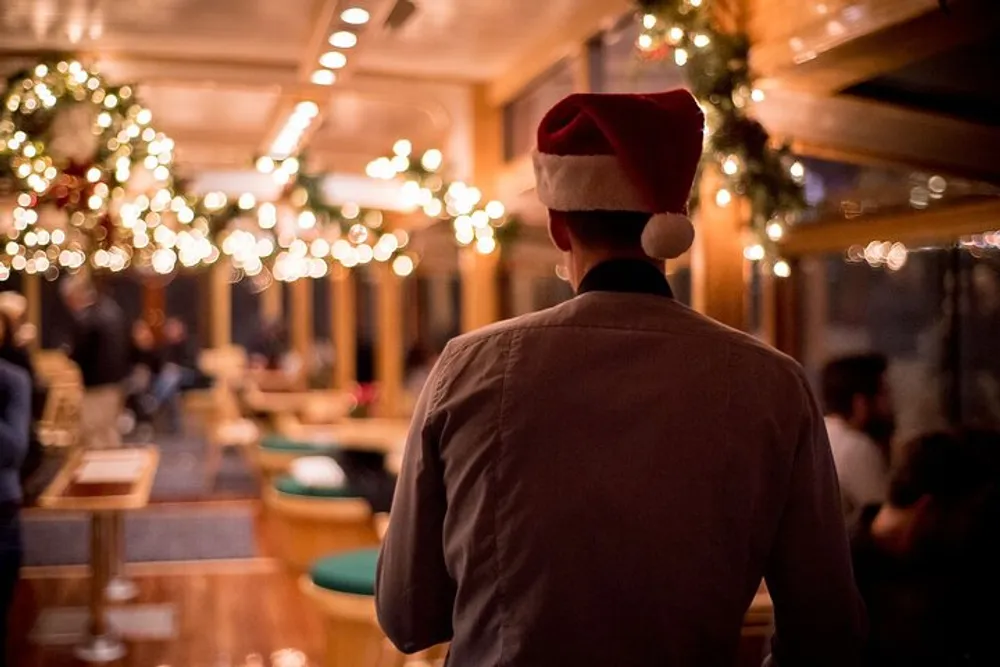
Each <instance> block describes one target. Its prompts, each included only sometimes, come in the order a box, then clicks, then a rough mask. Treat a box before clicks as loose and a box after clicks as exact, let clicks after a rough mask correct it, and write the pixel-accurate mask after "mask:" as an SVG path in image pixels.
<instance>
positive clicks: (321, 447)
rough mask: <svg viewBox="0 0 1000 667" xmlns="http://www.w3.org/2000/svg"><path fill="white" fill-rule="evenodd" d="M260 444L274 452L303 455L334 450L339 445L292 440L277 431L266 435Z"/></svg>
mask: <svg viewBox="0 0 1000 667" xmlns="http://www.w3.org/2000/svg"><path fill="white" fill-rule="evenodd" d="M260 446H261V447H262V448H264V449H268V450H271V451H274V452H297V453H300V454H301V455H303V456H305V455H310V454H322V453H327V452H333V451H336V449H337V446H336V445H335V444H333V443H316V442H306V441H302V440H292V439H291V438H286V437H284V436H282V435H278V434H276V433H271V434H270V435H266V436H264V438H263V439H261V441H260Z"/></svg>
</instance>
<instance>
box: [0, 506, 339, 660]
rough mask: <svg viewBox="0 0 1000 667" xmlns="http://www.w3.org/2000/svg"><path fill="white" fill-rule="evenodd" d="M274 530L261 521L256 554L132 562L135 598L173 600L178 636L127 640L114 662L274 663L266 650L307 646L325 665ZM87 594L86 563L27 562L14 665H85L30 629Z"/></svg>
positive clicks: (81, 602)
mask: <svg viewBox="0 0 1000 667" xmlns="http://www.w3.org/2000/svg"><path fill="white" fill-rule="evenodd" d="M243 502H246V501H243ZM212 504H218V503H212ZM241 504H242V503H241ZM206 505H208V503H206ZM258 506H259V504H258ZM269 533H270V531H269V529H268V525H267V522H266V521H265V520H263V519H262V520H260V521H259V523H258V531H257V534H258V538H259V541H260V545H259V546H260V552H261V558H257V559H247V560H237V561H225V562H213V561H198V562H194V563H183V564H181V563H177V564H170V563H165V564H158V563H150V564H136V565H132V566H130V567H129V574H130V576H131V577H132V578H133V579H134V580H135V582H136V583H137V584H138V586H139V591H140V594H139V598H138V599H137V600H135V601H133V602H132V603H130V604H163V603H168V604H172V605H174V607H175V610H176V624H177V627H176V630H177V636H176V637H175V638H174V639H173V640H172V641H137V642H127V644H128V648H129V653H128V655H127V656H126V658H125V659H124V660H122V661H119V662H117V663H111V667H243V666H244V665H245V664H247V662H248V661H247V657H248V656H251V655H253V654H258V655H260V656H263V657H264V662H263V664H264V665H269V664H270V662H269V660H268V657H269V656H270V655H271V654H272V653H273V652H275V651H278V650H281V649H296V650H299V651H302V652H303V653H305V655H306V657H307V658H308V659H309V663H308V664H309V665H319V664H321V658H322V651H323V647H324V639H323V631H322V626H321V623H320V618H319V614H318V613H317V612H316V611H315V610H314V609H313V608H312V606H311V605H310V603H309V601H308V600H307V599H306V598H305V597H304V596H303V595H302V594H301V593H300V592H299V590H298V583H297V580H296V577H295V576H294V575H292V574H291V573H289V572H288V571H286V570H285V569H283V568H282V567H281V565H280V564H279V563H278V562H277V561H276V560H274V559H273V558H271V557H270V556H271V554H273V550H272V549H270V548H269V547H270V545H269V544H268V542H269V539H270V536H269ZM87 594H88V579H87V572H86V568H85V567H59V568H27V569H26V570H25V571H24V572H23V576H22V580H21V582H20V583H19V588H18V591H17V595H16V598H15V602H14V607H13V609H12V610H11V628H10V631H11V635H10V644H11V649H12V653H11V662H10V664H11V665H13V666H16V667H77V666H78V665H82V664H84V663H81V662H79V661H78V660H76V659H75V658H74V657H73V655H72V650H71V647H66V648H61V647H59V648H53V647H39V646H37V645H35V644H33V643H32V642H31V641H30V640H29V633H30V632H31V629H32V628H33V627H34V625H35V622H36V620H37V618H38V614H39V612H40V611H41V610H43V609H46V608H50V607H74V606H85V605H86V603H87ZM249 664H251V665H252V664H254V663H253V662H252V661H251V662H250V663H249Z"/></svg>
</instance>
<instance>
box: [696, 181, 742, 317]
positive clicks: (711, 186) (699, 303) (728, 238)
mask: <svg viewBox="0 0 1000 667" xmlns="http://www.w3.org/2000/svg"><path fill="white" fill-rule="evenodd" d="M721 183H722V179H721V178H720V177H719V175H718V174H716V173H713V172H712V171H711V170H706V171H705V174H704V175H703V177H702V179H701V184H700V188H701V204H700V206H699V208H698V217H697V220H696V222H695V228H696V230H697V233H696V234H695V244H694V247H693V248H692V249H691V292H692V293H691V297H692V305H693V306H694V308H695V309H696V310H697V311H699V312H701V313H704V314H705V315H708V316H709V317H711V318H713V319H715V320H718V321H719V322H722V323H723V324H727V325H729V326H731V327H733V328H736V329H741V330H742V329H744V328H745V327H746V304H745V302H744V294H745V291H746V290H745V288H744V264H745V261H744V259H743V232H744V228H745V226H746V223H747V220H748V216H749V211H748V209H749V207H748V204H747V202H746V201H745V200H743V199H740V198H736V197H734V198H733V200H732V201H731V202H730V203H729V204H728V205H727V206H718V205H716V203H715V193H716V190H717V189H718V188H719V187H720V186H721Z"/></svg>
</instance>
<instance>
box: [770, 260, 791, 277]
mask: <svg viewBox="0 0 1000 667" xmlns="http://www.w3.org/2000/svg"><path fill="white" fill-rule="evenodd" d="M773 271H774V275H776V276H778V277H779V278H787V277H788V276H790V275H792V267H791V265H789V263H788V262H786V261H785V260H783V259H779V260H778V261H777V262H775V263H774V268H773Z"/></svg>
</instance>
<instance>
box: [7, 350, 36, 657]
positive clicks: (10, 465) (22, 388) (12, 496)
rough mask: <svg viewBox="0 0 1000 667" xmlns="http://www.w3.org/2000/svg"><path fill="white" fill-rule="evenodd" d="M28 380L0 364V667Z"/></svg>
mask: <svg viewBox="0 0 1000 667" xmlns="http://www.w3.org/2000/svg"><path fill="white" fill-rule="evenodd" d="M30 422H31V380H30V379H29V378H28V374H27V373H26V372H25V371H24V370H23V369H20V368H18V367H17V366H14V365H12V364H10V363H8V362H6V361H0V667H6V665H7V664H8V663H7V659H6V655H7V617H8V614H9V612H10V606H11V604H12V602H13V600H14V589H15V586H16V584H17V578H18V573H19V571H20V569H21V524H20V517H19V514H20V508H21V501H22V494H21V465H22V463H23V462H24V457H25V455H26V454H27V451H28V427H29V424H30Z"/></svg>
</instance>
